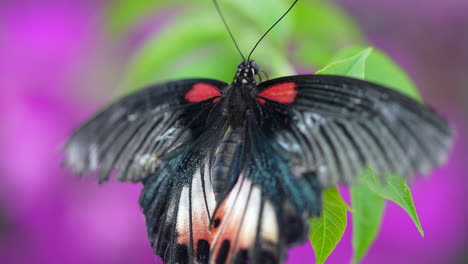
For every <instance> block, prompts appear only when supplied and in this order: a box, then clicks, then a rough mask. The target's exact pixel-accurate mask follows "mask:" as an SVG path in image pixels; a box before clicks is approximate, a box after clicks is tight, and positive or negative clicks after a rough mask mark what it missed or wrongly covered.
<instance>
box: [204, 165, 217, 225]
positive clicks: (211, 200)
mask: <svg viewBox="0 0 468 264" xmlns="http://www.w3.org/2000/svg"><path fill="white" fill-rule="evenodd" d="M203 178H204V183H205V192H206V201H207V203H208V210H210V214H211V215H210V218H211V216H212V215H213V213H214V210H215V208H216V198H215V195H214V191H213V186H212V185H211V169H210V163H209V161H207V162H206V163H205V172H204V173H203Z"/></svg>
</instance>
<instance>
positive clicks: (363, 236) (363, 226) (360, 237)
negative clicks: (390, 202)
mask: <svg viewBox="0 0 468 264" xmlns="http://www.w3.org/2000/svg"><path fill="white" fill-rule="evenodd" d="M350 189H351V191H350V193H351V202H352V206H353V211H352V212H353V241H352V243H353V263H358V262H359V261H360V260H361V259H362V258H363V257H364V256H365V255H366V253H367V251H368V250H369V247H370V246H371V245H372V243H373V242H374V240H375V238H376V237H377V234H378V232H379V229H380V224H381V221H382V215H383V211H384V207H385V200H384V198H382V197H381V196H379V195H377V194H375V193H374V192H372V191H371V190H370V189H369V187H367V186H366V185H365V184H362V183H357V184H355V185H354V186H352V187H351V188H350Z"/></svg>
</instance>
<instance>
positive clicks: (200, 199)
mask: <svg viewBox="0 0 468 264" xmlns="http://www.w3.org/2000/svg"><path fill="white" fill-rule="evenodd" d="M192 227H193V239H194V242H195V245H196V241H198V240H199V239H205V240H208V239H209V228H210V215H208V211H207V210H206V204H205V196H204V195H203V188H202V180H201V173H200V169H197V171H196V172H195V174H194V175H193V180H192Z"/></svg>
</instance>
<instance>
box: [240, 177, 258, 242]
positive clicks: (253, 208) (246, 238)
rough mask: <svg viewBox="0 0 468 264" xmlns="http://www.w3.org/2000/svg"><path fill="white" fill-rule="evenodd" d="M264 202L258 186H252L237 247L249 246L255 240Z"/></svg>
mask: <svg viewBox="0 0 468 264" xmlns="http://www.w3.org/2000/svg"><path fill="white" fill-rule="evenodd" d="M261 203H262V193H261V190H260V188H259V187H258V186H255V187H253V188H252V191H251V193H250V197H249V201H248V204H247V207H246V209H245V215H244V219H243V221H242V226H241V227H240V228H241V231H240V232H239V238H238V240H239V242H238V245H237V246H236V248H241V249H245V248H249V247H250V245H251V244H252V243H254V241H255V235H256V234H257V228H258V218H259V217H260V207H261Z"/></svg>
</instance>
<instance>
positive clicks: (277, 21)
mask: <svg viewBox="0 0 468 264" xmlns="http://www.w3.org/2000/svg"><path fill="white" fill-rule="evenodd" d="M297 1H299V0H295V1H294V3H292V5H291V6H290V7H289V9H288V10H286V12H285V13H284V14H283V15H282V16H281V17H280V18H279V19H278V20H276V22H275V23H274V24H273V25H272V26H271V27H270V28H269V29H268V30H267V31H266V32H265V33H264V34H263V36H262V37H261V38H260V39H259V40H258V41H257V43H256V44H255V46H254V47H253V49H252V51H251V52H250V53H249V56H248V57H247V60H249V59H250V55H252V53H253V52H254V50H255V49H256V48H257V46H258V44H260V42H261V41H262V39H263V38H264V37H265V36H266V35H267V34H268V33H269V32H270V31H271V30H272V29H273V28H274V27H275V26H276V25H277V24H278V23H279V22H280V21H281V20H282V19H283V18H284V17H285V16H286V15H287V14H288V13H289V11H291V9H292V8H293V7H294V5H295V4H296V3H297Z"/></svg>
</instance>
